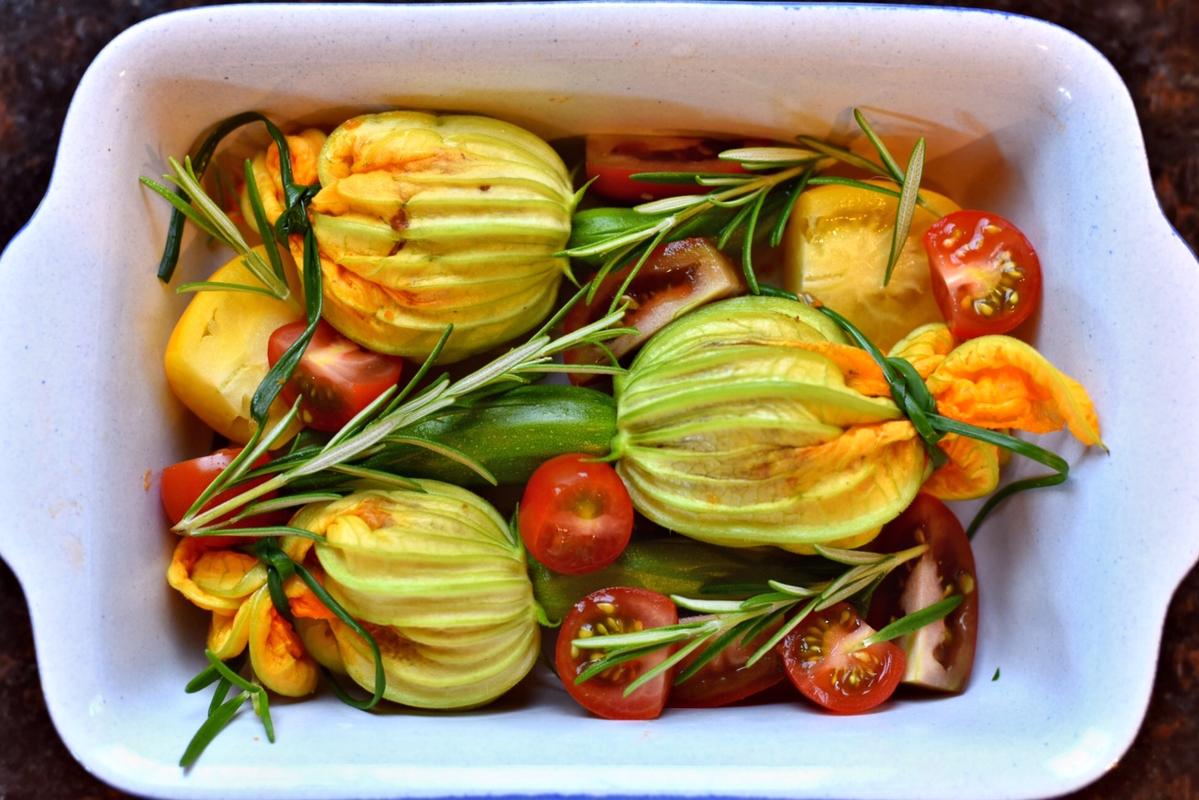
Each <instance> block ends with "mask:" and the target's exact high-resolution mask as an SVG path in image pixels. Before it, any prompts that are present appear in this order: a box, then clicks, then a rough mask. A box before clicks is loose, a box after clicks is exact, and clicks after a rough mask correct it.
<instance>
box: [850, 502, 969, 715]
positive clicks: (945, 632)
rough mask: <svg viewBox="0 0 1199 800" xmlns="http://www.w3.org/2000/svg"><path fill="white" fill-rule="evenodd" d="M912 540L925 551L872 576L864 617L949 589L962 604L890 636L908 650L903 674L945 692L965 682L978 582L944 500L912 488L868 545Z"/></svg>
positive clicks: (904, 609)
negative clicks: (875, 582)
mask: <svg viewBox="0 0 1199 800" xmlns="http://www.w3.org/2000/svg"><path fill="white" fill-rule="evenodd" d="M918 544H928V546H929V551H928V552H927V553H925V554H924V555H923V556H921V557H920V558H919V559H916V560H913V561H909V562H907V563H905V564H901V565H899V566H898V567H896V568H895V570H894V571H892V572H891V574H890V575H888V576H887V577H886V579H884V580H883V582H882V583H881V584H879V586H878V588H877V589H876V590H875V592H874V595H873V597H872V599H871V602H870V611H869V613H868V614H867V619H868V620H869V621H870V624H871V625H873V626H875V627H876V628H877V627H882V626H884V625H887V624H889V623H890V622H892V621H893V620H895V619H898V618H899V617H902V616H904V615H905V614H910V613H912V612H913V611H919V610H920V609H921V608H925V607H926V606H929V605H932V604H933V603H934V602H936V601H938V600H941V599H943V598H945V597H948V596H951V595H953V594H959V595H962V598H963V599H962V602H961V604H960V605H959V606H958V607H957V608H955V609H954V610H953V611H951V612H950V614H949V616H947V617H946V618H945V619H944V620H943V621H942V622H935V623H932V624H931V625H926V626H925V627H923V628H921V629H920V630H918V631H916V632H915V633H912V634H909V635H908V636H904V637H902V638H901V639H898V640H896V643H897V644H899V646H900V647H902V648H903V650H904V651H905V653H906V654H907V667H906V669H905V671H904V677H903V682H904V683H909V684H914V685H917V686H921V687H923V688H926V689H934V690H937V691H944V692H960V691H962V690H963V689H965V688H966V683H967V682H968V681H969V679H970V672H971V670H972V669H973V667H974V649H975V644H976V642H977V639H978V582H977V580H976V579H975V575H976V574H977V573H976V572H975V567H974V554H973V552H972V551H971V549H970V540H969V539H968V538H966V532H965V531H964V530H963V529H962V523H961V522H959V521H958V518H957V516H955V515H954V513H953V512H952V511H950V510H949V508H948V507H947V506H946V505H945V504H944V503H942V502H941V501H940V500H938V499H936V498H935V497H931V496H929V495H926V494H920V495H917V496H916V499H915V501H913V503H912V505H910V506H908V508H907V510H906V511H904V512H903V513H902V514H900V515H899V516H898V517H896V518H895V519H894V520H892V521H891V522H889V523H887V525H886V526H885V527H884V528H883V531H882V533H880V534H879V536H878V538H876V539H875V540H874V541H873V542H871V544H870V547H871V549H872V550H875V549H876V550H877V551H878V552H880V553H895V552H899V551H900V550H906V549H907V548H909V547H914V546H916V545H918Z"/></svg>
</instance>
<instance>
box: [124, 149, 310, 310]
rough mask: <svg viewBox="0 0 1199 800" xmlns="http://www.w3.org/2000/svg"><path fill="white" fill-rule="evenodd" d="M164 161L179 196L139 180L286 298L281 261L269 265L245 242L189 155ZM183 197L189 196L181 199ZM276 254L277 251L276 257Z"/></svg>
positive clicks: (201, 284)
mask: <svg viewBox="0 0 1199 800" xmlns="http://www.w3.org/2000/svg"><path fill="white" fill-rule="evenodd" d="M167 163H168V164H169V165H170V167H171V174H169V175H166V176H164V177H165V178H166V179H167V180H169V181H171V182H172V183H174V184H175V185H176V186H177V187H178V189H179V191H180V192H182V195H183V196H182V197H181V196H180V194H177V193H176V192H172V191H171V190H170V189H168V188H167V187H166V186H164V185H162V184H161V183H158V182H157V181H154V180H151V179H150V178H144V177H143V178H141V179H140V180H141V182H142V184H143V185H144V186H146V187H148V188H150V189H151V190H153V191H154V192H155V193H157V194H159V195H161V196H162V197H163V198H164V199H166V200H167V202H169V203H170V204H171V205H172V206H174V208H175V211H176V212H177V213H179V214H182V215H183V216H184V217H186V218H187V219H189V220H191V221H192V223H193V224H195V226H196V227H197V228H199V229H200V230H202V231H204V232H205V233H207V234H208V235H209V236H211V237H212V238H214V239H216V240H217V241H219V242H220V243H221V244H223V245H225V246H226V247H228V248H229V249H231V250H233V251H234V252H235V253H237V254H238V255H240V256H241V257H242V261H243V263H245V265H246V268H247V269H249V270H250V272H251V273H252V274H253V275H254V277H255V278H257V279H258V282H259V283H261V284H262V285H263V286H264V287H266V289H267V290H268V291H269V292H270V293H271V295H272V296H274V297H277V298H279V299H280V300H286V299H287V298H288V297H290V296H291V290H290V289H289V288H288V286H287V280H286V278H285V277H284V276H283V267H282V263H280V265H279V270H278V272H276V271H275V270H274V269H272V267H271V265H269V264H267V262H266V261H264V260H263V259H262V256H260V255H258V253H256V252H254V250H253V248H251V247H250V245H249V244H248V243H247V242H246V240H245V237H243V236H242V235H241V231H239V230H238V229H237V225H235V224H234V222H233V220H231V219H229V215H228V214H226V213H225V212H224V211H223V210H222V209H221V207H220V206H219V205H218V204H217V203H216V201H215V200H213V199H212V198H211V197H209V196H208V194H207V193H206V192H205V191H204V187H203V186H201V184H200V178H199V176H197V175H196V171H195V167H194V166H193V164H192V161H191V158H190V157H189V156H184V158H183V163H182V164H180V163H179V162H178V161H176V160H175V159H174V158H168V159H167ZM184 197H186V198H188V199H183V198H184ZM189 200H190V202H189ZM268 252H269V248H268ZM277 257H278V256H277V254H276V256H275V258H277ZM272 261H274V259H272ZM184 286H185V287H186V290H189V291H194V290H196V289H202V288H207V287H206V285H205V282H193V283H189V284H184ZM213 288H220V287H219V286H218V287H213Z"/></svg>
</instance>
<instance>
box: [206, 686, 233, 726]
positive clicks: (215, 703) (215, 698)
mask: <svg viewBox="0 0 1199 800" xmlns="http://www.w3.org/2000/svg"><path fill="white" fill-rule="evenodd" d="M232 688H233V684H232V683H230V682H229V681H227V680H225V679H224V678H221V679H220V680H219V681H217V685H216V689H215V690H214V691H213V693H212V699H211V700H210V701H209V702H208V716H210V717H211V716H212V715H213V714H214V713H216V710H217V709H218V708H219V707H220V705H221V703H223V702H225V698H226V697H228V696H229V690H230V689H232Z"/></svg>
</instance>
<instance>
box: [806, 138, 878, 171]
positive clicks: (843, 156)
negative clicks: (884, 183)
mask: <svg viewBox="0 0 1199 800" xmlns="http://www.w3.org/2000/svg"><path fill="white" fill-rule="evenodd" d="M795 138H796V139H797V140H798V141H799V143H800V144H802V145H803V146H805V147H807V148H809V149H811V150H815V151H816V152H817V153H820V154H821V155H825V156H828V157H829V158H833V159H836V160H837V161H840V162H841V163H843V164H849V165H850V166H851V167H857V168H858V169H862V170H865V171H866V172H869V173H870V174H872V175H883V174H886V170H885V169H884V168H883V167H882V165H881V164H876V163H874V162H873V161H871V160H870V159H868V158H865V157H863V156H860V155H858V154H857V153H853V152H850V151H849V150H846V149H845V148H844V147H838V146H837V145H835V144H833V143H832V142H826V141H823V140H821V139H816V138H814V137H812V136H797V137H795Z"/></svg>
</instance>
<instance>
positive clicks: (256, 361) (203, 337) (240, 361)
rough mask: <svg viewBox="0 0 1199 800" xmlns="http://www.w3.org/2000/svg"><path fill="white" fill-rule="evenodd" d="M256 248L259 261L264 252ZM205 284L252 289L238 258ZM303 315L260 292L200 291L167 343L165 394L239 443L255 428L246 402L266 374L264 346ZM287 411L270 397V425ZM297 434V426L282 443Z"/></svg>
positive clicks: (254, 281)
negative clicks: (167, 390) (170, 393)
mask: <svg viewBox="0 0 1199 800" xmlns="http://www.w3.org/2000/svg"><path fill="white" fill-rule="evenodd" d="M257 249H258V251H259V252H260V254H261V255H262V256H263V258H264V259H265V258H266V254H265V252H264V251H263V250H262V248H257ZM209 280H212V281H217V282H223V283H241V284H246V285H251V286H253V285H257V281H256V279H255V278H254V276H253V275H252V274H251V273H250V271H249V270H248V269H246V267H245V266H244V265H243V264H242V259H241V257H240V256H239V257H237V258H235V259H233V260H232V261H230V262H229V263H228V264H226V265H225V266H223V267H221V268H220V269H218V270H217V271H216V272H215V273H213V275H212V277H211V278H210V279H209ZM301 317H302V314H301V312H300V309H299V308H298V307H297V306H296V305H295V304H294V303H292V302H289V301H284V300H276V299H275V298H273V297H268V296H267V295H263V294H254V293H250V292H221V291H206V292H200V293H198V294H197V295H196V296H195V297H194V298H193V299H192V301H191V303H190V304H188V306H187V308H186V309H185V310H184V312H183V316H181V317H180V318H179V322H177V323H176V324H175V330H174V331H173V332H172V333H171V338H170V341H168V342H167V349H166V355H165V357H164V358H163V366H164V367H165V368H166V375H167V382H168V383H169V384H170V386H171V390H172V391H173V392H174V393H175V396H176V397H178V398H179V400H180V402H182V403H183V404H184V405H185V406H187V407H188V408H189V409H191V411H192V413H194V414H195V415H196V416H197V417H199V418H200V419H201V420H203V421H204V422H205V423H206V424H207V425H208V426H209V427H210V428H212V429H213V430H215V431H216V432H217V433H219V434H221V435H222V436H224V437H226V438H228V439H231V440H232V441H234V442H238V443H240V444H245V443H246V442H247V441H249V439H250V435H251V434H252V433H253V431H254V424H253V422H252V421H251V419H250V400H251V398H253V396H254V391H255V390H256V389H257V388H258V384H259V383H261V382H262V379H263V378H264V377H265V376H266V373H267V370H268V369H270V364H269V363H268V362H267V352H266V351H267V341H268V340H269V339H270V336H271V333H272V332H273V331H274V330H275V329H276V328H279V327H282V326H283V325H286V324H287V323H289V322H295V321H296V320H297V319H300V318H301ZM286 412H287V406H285V405H284V404H283V402H282V401H281V400H276V401H275V403H274V405H272V406H271V414H270V422H271V423H274V422H276V421H278V419H279V418H280V417H282V416H283V415H284V414H285V413H286ZM298 430H299V424H298V423H297V425H295V426H293V428H292V429H291V430H289V431H287V432H286V433H285V434H284V439H283V440H286V439H288V438H291V436H292V435H293V434H294V433H295V432H296V431H298Z"/></svg>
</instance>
